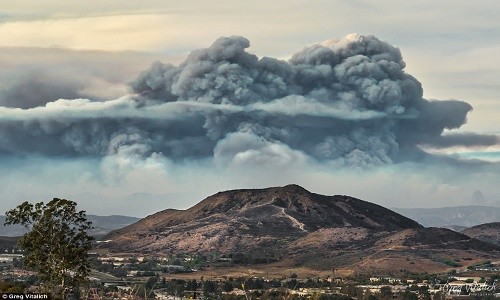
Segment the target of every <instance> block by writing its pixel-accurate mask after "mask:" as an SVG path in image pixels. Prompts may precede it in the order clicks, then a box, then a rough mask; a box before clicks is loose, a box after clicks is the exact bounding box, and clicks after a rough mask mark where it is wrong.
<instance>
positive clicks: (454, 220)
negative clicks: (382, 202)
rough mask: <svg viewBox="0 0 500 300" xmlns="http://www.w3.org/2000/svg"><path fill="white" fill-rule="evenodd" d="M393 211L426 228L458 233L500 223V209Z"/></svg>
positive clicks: (464, 208) (477, 207) (469, 208)
mask: <svg viewBox="0 0 500 300" xmlns="http://www.w3.org/2000/svg"><path fill="white" fill-rule="evenodd" d="M392 210H394V211H395V212H397V213H400V214H402V215H403V216H406V217H408V218H410V219H412V220H415V221H417V222H418V223H420V224H422V225H423V226H425V227H446V228H450V229H454V230H457V231H461V230H463V229H465V228H468V227H472V226H476V225H480V224H484V223H492V222H500V207H490V206H456V207H442V208H392ZM453 226H457V227H453Z"/></svg>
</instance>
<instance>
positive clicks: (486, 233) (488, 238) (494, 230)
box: [462, 222, 500, 246]
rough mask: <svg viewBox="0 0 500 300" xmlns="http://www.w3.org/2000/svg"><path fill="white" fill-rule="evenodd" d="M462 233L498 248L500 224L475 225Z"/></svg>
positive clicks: (499, 244) (499, 243)
mask: <svg viewBox="0 0 500 300" xmlns="http://www.w3.org/2000/svg"><path fill="white" fill-rule="evenodd" d="M462 233H463V234H465V235H467V236H469V237H472V238H475V239H478V240H481V241H483V242H487V243H490V244H495V245H497V246H500V222H494V223H487V224H482V225H477V226H474V227H471V228H467V229H465V230H463V231H462Z"/></svg>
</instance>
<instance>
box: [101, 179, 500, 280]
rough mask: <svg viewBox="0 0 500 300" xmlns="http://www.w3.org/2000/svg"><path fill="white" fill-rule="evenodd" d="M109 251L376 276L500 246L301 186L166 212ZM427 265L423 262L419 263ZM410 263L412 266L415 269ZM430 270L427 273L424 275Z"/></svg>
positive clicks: (118, 236) (233, 194) (222, 196)
mask: <svg viewBox="0 0 500 300" xmlns="http://www.w3.org/2000/svg"><path fill="white" fill-rule="evenodd" d="M105 239H106V240H109V242H108V243H103V244H101V245H100V247H101V248H102V249H106V250H107V251H111V252H118V253H119V252H125V253H141V254H147V253H154V254H158V255H182V254H185V255H189V254H197V253H213V251H216V252H218V253H219V254H221V255H225V256H229V257H242V256H244V257H245V258H246V261H247V262H248V261H250V262H252V261H253V262H260V263H273V262H283V261H288V262H289V267H291V266H297V265H304V266H309V267H313V268H323V269H324V268H339V267H340V268H347V267H350V268H355V269H356V270H359V268H360V266H363V268H365V269H366V270H370V271H373V272H378V271H384V270H388V269H391V270H393V269H394V268H399V269H398V270H413V271H426V269H425V268H427V269H429V268H430V269H432V268H434V269H435V270H445V269H447V268H449V267H450V266H448V265H446V263H445V262H446V261H448V260H449V259H450V258H451V257H454V258H456V257H463V258H465V260H464V263H470V262H473V261H475V260H476V259H477V260H479V259H484V257H491V258H498V257H500V255H499V253H500V248H499V247H498V246H496V245H492V244H487V243H484V242H481V241H478V240H476V239H472V238H470V237H468V236H466V235H463V234H461V233H458V232H454V231H451V230H449V229H444V228H425V227H423V226H422V225H420V224H418V223H417V222H415V221H413V220H411V219H409V218H407V217H404V216H402V215H399V214H397V213H395V212H393V211H391V210H389V209H387V208H384V207H382V206H380V205H377V204H374V203H371V202H367V201H364V200H360V199H356V198H353V197H349V196H345V195H343V196H340V195H335V196H324V195H319V194H315V193H311V192H309V191H307V190H306V189H304V188H302V187H300V186H297V185H287V186H284V187H271V188H264V189H243V190H231V191H224V192H219V193H217V194H214V195H212V196H209V197H207V198H205V199H203V200H202V201H200V202H199V203H198V204H196V205H194V206H192V207H191V208H189V209H186V210H175V209H166V210H163V211H160V212H158V213H156V214H153V215H150V216H148V217H146V218H144V219H142V220H140V221H138V222H136V223H134V224H132V225H129V226H127V227H124V228H121V229H118V230H115V231H112V232H110V233H109V234H108V235H106V237H105ZM418 260H424V261H426V264H415V263H414V261H418ZM412 262H413V264H412ZM427 271H429V270H427Z"/></svg>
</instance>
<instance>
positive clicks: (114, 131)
mask: <svg viewBox="0 0 500 300" xmlns="http://www.w3.org/2000/svg"><path fill="white" fill-rule="evenodd" d="M249 46H250V43H249V41H248V40H247V39H245V38H243V37H239V36H233V37H223V38H220V39H218V40H217V41H215V42H214V43H213V44H212V45H211V46H210V47H209V48H206V49H200V50H195V51H193V52H192V53H191V54H189V56H188V57H187V58H186V60H185V61H184V62H183V63H181V64H180V65H179V66H174V65H170V64H163V63H161V62H155V63H154V64H153V65H152V66H151V68H150V69H148V70H146V71H145V72H143V73H142V74H140V75H139V76H138V78H137V79H136V80H134V81H133V82H132V83H131V84H130V86H131V89H132V91H133V93H134V95H130V96H125V97H123V98H120V99H117V100H112V101H107V102H93V101H90V100H83V99H77V100H58V101H54V102H50V103H47V104H46V105H45V106H43V107H37V108H31V109H24V110H23V109H8V108H0V112H1V113H2V115H3V116H5V117H2V119H1V120H0V151H1V152H3V153H5V154H26V155H29V154H39V155H42V156H82V155H87V156H97V157H105V156H120V157H123V156H125V157H127V156H129V157H151V155H156V156H158V155H160V156H165V157H167V158H171V159H176V160H183V159H192V158H207V157H213V158H214V160H215V161H216V162H220V163H223V164H232V163H236V164H262V165H269V164H271V165H287V164H288V163H290V162H297V161H308V160H315V161H336V162H340V163H341V164H344V165H352V166H361V167H365V166H374V165H383V164H391V163H394V162H398V161H404V160H412V159H415V158H416V157H418V156H416V155H414V153H416V152H419V153H421V152H422V151H421V150H420V148H419V146H421V145H428V146H433V147H438V148H443V147H451V146H465V147H483V146H490V145H495V144H498V143H499V139H498V137H496V136H485V135H478V134H458V133H455V134H445V130H447V129H456V128H459V127H460V126H462V125H463V124H464V123H465V122H466V115H467V113H468V112H469V111H471V110H472V107H471V106H470V105H469V104H468V103H466V102H463V101H458V100H447V101H429V100H426V99H424V98H423V97H422V95H423V90H422V86H421V84H420V82H418V80H416V79H415V78H414V77H412V76H411V75H409V74H407V73H405V72H404V68H405V63H404V61H403V58H402V55H401V53H400V51H399V49H397V48H396V47H394V46H392V45H390V44H388V43H386V42H383V41H380V40H379V39H377V38H376V37H374V36H360V35H355V34H353V35H349V36H347V37H345V38H343V39H341V40H337V41H333V40H332V41H326V42H323V43H321V44H316V45H313V46H311V47H307V48H305V49H303V50H302V51H300V52H298V53H296V54H294V55H293V56H292V58H291V59H290V60H289V61H283V60H279V59H275V58H270V57H263V58H259V57H257V56H255V55H253V54H251V53H248V52H246V50H245V49H246V48H248V47H249Z"/></svg>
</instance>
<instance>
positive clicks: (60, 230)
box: [5, 198, 94, 298]
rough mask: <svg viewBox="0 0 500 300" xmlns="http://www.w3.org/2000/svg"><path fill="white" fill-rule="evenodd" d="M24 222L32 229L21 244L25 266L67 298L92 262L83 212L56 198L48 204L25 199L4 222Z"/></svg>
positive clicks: (51, 289)
mask: <svg viewBox="0 0 500 300" xmlns="http://www.w3.org/2000/svg"><path fill="white" fill-rule="evenodd" d="M11 224H21V225H24V226H25V227H26V228H29V229H30V231H29V232H28V233H26V234H25V235H24V236H23V237H22V238H21V239H20V240H19V245H20V246H21V248H23V249H24V250H25V251H26V255H25V266H26V267H27V268H31V269H33V270H35V271H37V272H38V276H39V277H40V279H41V280H42V281H43V282H44V283H45V284H46V287H47V288H48V289H49V290H50V291H52V292H53V293H54V295H55V296H56V297H61V298H65V297H66V296H67V295H68V294H69V293H70V292H72V291H73V290H74V289H75V288H76V287H77V286H78V285H79V284H80V283H81V282H83V281H84V280H85V278H86V277H87V275H88V273H89V271H90V264H89V260H88V256H87V252H88V251H89V250H90V249H91V247H92V241H93V239H94V238H93V237H92V236H89V235H88V234H87V231H88V230H89V229H90V228H91V227H92V226H91V222H89V221H87V217H86V214H85V212H84V211H77V210H76V203H75V202H73V201H70V200H66V199H58V198H54V199H53V200H52V201H50V202H49V203H47V204H44V203H43V202H39V203H36V204H34V205H33V204H31V203H28V202H24V203H22V204H21V205H19V206H17V207H16V208H14V209H11V210H9V211H8V212H6V221H5V225H11Z"/></svg>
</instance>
